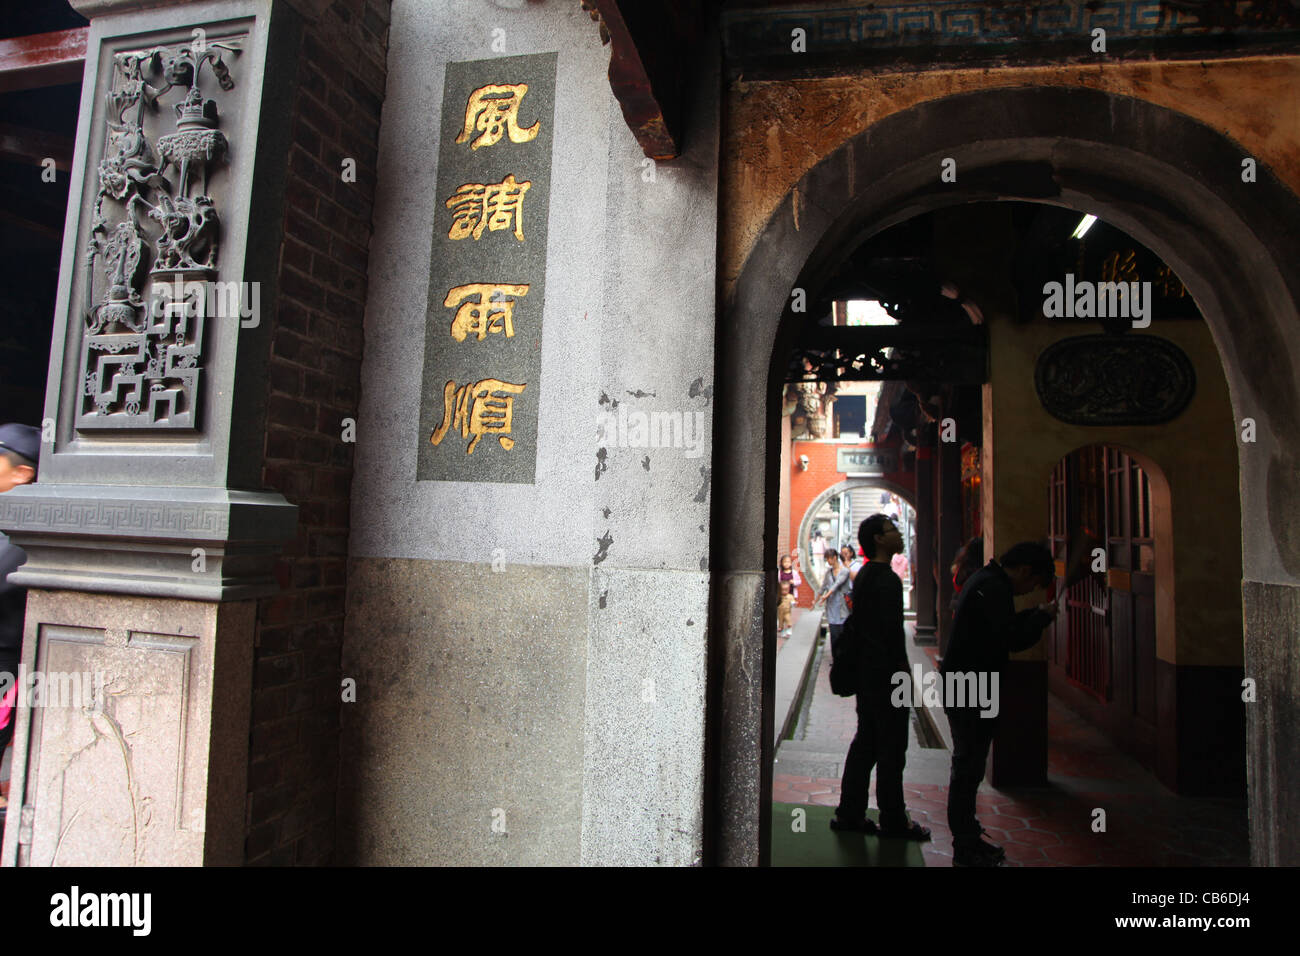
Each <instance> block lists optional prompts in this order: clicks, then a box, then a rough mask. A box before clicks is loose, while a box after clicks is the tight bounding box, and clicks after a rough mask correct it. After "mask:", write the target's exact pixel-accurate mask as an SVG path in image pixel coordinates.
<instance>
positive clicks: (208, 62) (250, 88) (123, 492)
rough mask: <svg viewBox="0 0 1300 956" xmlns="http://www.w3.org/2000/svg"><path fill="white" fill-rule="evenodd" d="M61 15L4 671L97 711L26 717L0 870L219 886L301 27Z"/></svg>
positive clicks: (178, 15) (265, 13) (259, 541)
mask: <svg viewBox="0 0 1300 956" xmlns="http://www.w3.org/2000/svg"><path fill="white" fill-rule="evenodd" d="M73 6H74V7H76V8H77V9H78V10H79V11H80V12H82V13H83V14H85V15H87V16H90V17H92V20H91V26H90V36H89V41H88V46H87V55H86V72H85V78H84V82H83V94H82V101H81V111H80V120H79V125H78V132H77V145H76V154H75V159H74V162H73V167H72V181H73V188H72V191H71V199H70V201H69V211H68V219H67V226H66V231H65V241H64V250H63V261H62V266H61V269H60V277H59V292H58V300H57V310H58V311H57V315H56V319H55V331H54V341H53V343H52V346H51V354H50V376H49V389H48V392H47V395H46V403H45V420H44V422H43V427H44V440H45V444H44V445H43V447H42V450H41V461H40V473H39V481H38V483H37V484H35V485H30V486H25V487H20V488H16V489H14V490H13V491H11V492H9V493H8V494H5V495H4V496H2V497H0V528H3V529H4V530H6V531H7V532H8V533H9V534H10V537H11V538H12V540H13V541H14V543H16V544H18V545H19V546H21V547H23V548H24V549H25V550H26V551H27V553H28V561H27V563H26V564H25V565H24V566H23V567H22V568H20V569H19V570H18V571H17V572H15V573H14V574H13V575H12V576H11V580H13V581H14V582H15V583H18V584H21V585H23V586H25V587H27V588H29V589H30V590H29V596H28V606H27V617H26V631H25V638H24V646H23V656H22V665H23V666H24V667H25V668H27V669H28V671H32V670H41V671H42V672H47V671H48V673H46V675H45V677H46V681H45V685H46V686H47V687H49V686H50V679H51V678H54V679H55V680H59V681H62V682H63V683H64V685H65V688H66V687H67V686H68V685H69V684H70V683H71V681H72V678H74V677H80V678H81V679H82V681H83V685H84V684H85V683H89V685H90V688H89V692H86V691H85V688H84V686H83V688H82V693H80V694H79V695H74V696H75V697H76V699H75V700H68V699H66V695H65V697H64V699H62V700H59V701H55V700H53V699H52V698H50V699H47V700H45V701H43V702H42V703H43V704H44V706H33V707H20V710H19V713H18V722H17V726H16V736H15V747H14V768H13V776H12V785H11V791H10V802H11V804H12V805H13V806H14V811H11V812H10V814H9V815H8V822H7V826H6V832H5V843H4V851H3V861H4V863H5V864H6V865H11V866H12V865H15V864H17V865H24V864H34V865H55V864H93V865H105V864H106V865H133V864H146V865H197V864H237V863H239V862H240V861H241V860H242V858H243V840H244V817H245V794H246V790H247V787H246V776H247V766H248V721H249V710H250V707H249V695H250V685H251V677H252V673H251V660H252V650H253V635H254V602H253V599H255V598H257V597H259V596H263V595H266V594H269V593H272V592H274V591H275V589H276V581H275V576H274V573H273V571H274V562H275V558H276V554H277V552H278V550H279V547H280V543H281V542H283V541H284V540H285V539H288V538H290V537H292V536H293V535H294V533H295V529H296V526H297V509H296V508H295V507H294V506H292V505H290V504H289V503H288V502H286V501H285V499H284V498H283V497H282V496H281V495H279V494H278V493H274V492H269V491H264V490H261V473H262V463H263V443H264V420H265V416H266V385H265V376H266V362H267V355H268V354H269V335H270V331H271V325H272V323H271V321H270V317H271V316H272V315H273V313H274V308H275V302H276V291H277V290H276V268H277V263H278V257H279V245H280V222H281V219H282V201H283V200H282V187H283V175H284V168H285V155H286V150H287V142H288V140H287V135H288V133H287V129H286V127H287V123H286V122H285V121H284V116H283V112H284V102H285V95H284V94H285V90H286V83H287V77H291V74H292V70H287V71H286V69H285V67H286V66H288V65H289V64H291V63H292V51H294V50H295V49H296V35H297V34H296V31H297V30H298V28H299V20H298V17H297V15H296V14H295V13H294V12H293V11H292V10H290V9H289V8H287V7H286V6H285V5H284V4H283V3H273V2H272V0H217V2H210V3H202V4H174V5H168V4H165V3H159V2H158V0H88V2H78V0H73ZM264 320H265V321H264ZM31 703H33V704H35V703H36V701H32V702H31ZM56 704H57V705H58V706H55V705H56ZM20 807H21V810H20V811H19V808H20Z"/></svg>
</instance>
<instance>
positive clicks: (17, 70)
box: [0, 27, 90, 93]
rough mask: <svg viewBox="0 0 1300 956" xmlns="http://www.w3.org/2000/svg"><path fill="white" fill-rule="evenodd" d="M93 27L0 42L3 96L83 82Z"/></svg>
mask: <svg viewBox="0 0 1300 956" xmlns="http://www.w3.org/2000/svg"><path fill="white" fill-rule="evenodd" d="M89 33H90V28H89V27H78V28H76V29H74V30H59V31H57V32H55V33H34V34H32V35H30V36H25V37H11V38H10V39H7V40H0V93H9V92H12V91H14V90H30V89H35V88H36V87H40V86H59V85H61V84H64V83H80V82H81V74H82V69H83V64H84V63H85V60H86V37H87V36H88V35H89Z"/></svg>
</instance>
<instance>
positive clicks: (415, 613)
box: [340, 0, 718, 864]
mask: <svg viewBox="0 0 1300 956" xmlns="http://www.w3.org/2000/svg"><path fill="white" fill-rule="evenodd" d="M392 17H393V19H392V31H391V38H392V39H391V46H390V51H389V85H388V90H387V95H386V98H385V100H384V112H383V122H382V126H381V140H380V158H379V187H378V190H377V194H376V212H375V221H376V231H375V237H374V241H373V243H372V246H371V268H370V290H371V292H370V297H369V300H368V303H367V309H366V327H365V331H366V352H365V362H364V366H363V372H362V403H361V412H360V416H359V418H358V422H357V452H356V479H355V482H354V485H353V499H352V502H353V504H352V508H353V511H352V519H353V520H352V528H353V534H352V537H351V541H350V555H351V567H350V573H349V593H348V621H347V634H346V642H345V650H344V676H345V677H347V676H355V677H356V678H357V700H356V702H355V703H352V704H345V705H344V710H343V721H342V722H343V774H342V780H341V792H340V816H341V819H342V827H343V830H344V833H345V836H344V837H343V839H342V840H341V843H342V845H343V846H344V847H345V848H347V847H350V848H351V849H350V854H351V855H350V857H349V856H348V852H347V851H346V850H345V851H341V853H340V855H341V856H342V857H344V858H345V859H350V860H351V861H355V862H358V863H390V862H399V861H400V862H422V863H440V862H458V863H487V862H496V863H507V864H518V863H557V864H574V863H580V862H581V863H634V864H653V863H692V862H695V861H696V860H698V859H699V857H700V854H701V852H702V841H703V822H702V821H703V813H702V805H703V796H702V787H703V763H704V756H703V750H704V726H703V713H704V678H705V673H704V661H705V634H706V621H707V618H708V583H709V565H708V549H707V529H708V523H709V508H710V495H709V491H710V483H709V474H710V466H711V446H710V442H709V425H710V423H711V417H712V395H713V341H714V327H713V323H712V321H711V315H712V310H711V308H710V307H709V304H710V303H711V302H712V301H713V295H714V281H715V280H714V262H715V248H716V222H717V207H716V188H715V184H716V176H717V133H716V130H717V127H718V116H717V102H716V94H715V93H714V92H713V91H714V90H715V89H716V84H712V83H708V82H705V83H702V84H701V88H702V89H703V90H704V93H703V98H702V99H701V100H700V101H699V102H696V103H694V104H693V106H694V109H693V112H692V116H693V118H694V120H693V121H694V126H693V127H691V128H690V129H688V131H687V145H686V152H685V154H684V155H683V156H682V157H681V158H680V159H678V160H675V161H673V162H671V163H663V162H661V163H659V164H658V165H657V166H655V167H648V166H647V165H646V163H647V162H648V161H647V160H645V157H644V156H643V154H642V152H641V150H640V148H639V147H638V145H637V143H636V141H635V140H634V138H633V136H632V134H631V132H630V131H629V130H628V127H627V125H626V123H625V121H624V119H623V115H622V112H621V110H620V108H619V105H618V103H617V101H616V100H615V99H614V97H613V95H612V94H611V92H610V88H609V81H608V79H607V76H606V73H607V70H608V65H609V48H607V47H602V46H601V44H600V40H599V33H598V29H597V27H596V25H595V24H594V23H592V22H591V20H590V18H589V17H588V16H587V14H586V13H585V12H583V11H582V10H581V8H580V7H579V5H578V4H576V3H572V4H556V3H548V4H544V5H537V4H528V5H526V6H523V7H522V8H521V9H518V10H507V9H504V8H502V7H499V6H495V5H493V4H489V3H483V2H469V0H459V2H434V0H397V2H395V3H394V4H393V14H392ZM498 31H499V32H498ZM494 42H496V43H497V45H498V46H497V48H496V49H494V48H493V43H494ZM546 52H556V53H557V54H558V65H557V76H556V95H555V112H554V124H555V125H554V134H555V140H554V148H553V151H552V166H551V198H550V205H549V226H548V228H549V235H548V243H547V260H546V282H545V285H546V296H545V304H544V313H543V322H544V328H543V334H542V345H541V353H542V354H541V381H540V395H541V398H540V409H539V420H538V433H537V468H536V477H535V480H534V482H533V483H532V484H495V483H464V482H445V481H417V480H416V452H417V448H418V447H419V445H420V443H421V442H426V443H427V442H428V441H429V436H428V435H427V434H424V435H422V434H419V429H418V423H417V413H418V410H419V405H420V384H421V376H422V372H423V369H422V359H423V354H424V349H423V345H424V338H425V334H426V303H427V301H428V296H429V283H430V277H429V261H430V258H429V257H430V252H431V242H432V228H433V216H434V211H435V204H436V203H438V202H441V201H442V199H443V198H445V197H440V196H438V195H437V194H436V193H437V157H438V155H439V152H438V150H439V142H440V139H439V137H440V131H439V129H438V122H437V118H438V116H439V112H440V109H439V104H441V102H442V84H443V77H444V72H445V68H446V64H447V63H448V62H449V61H467V60H483V59H491V58H493V57H499V56H517V55H520V54H530V53H546ZM503 82H504V81H503ZM455 132H456V131H450V132H449V131H447V130H445V129H444V130H442V131H441V134H442V135H455ZM485 238H486V237H485ZM684 263H689V267H688V268H683V264H684ZM530 304H531V300H530ZM534 314H535V313H534ZM623 409H627V410H630V411H632V412H647V413H648V412H655V411H659V412H667V413H669V414H673V413H676V414H680V415H683V416H686V415H690V416H693V421H695V422H696V423H698V424H700V425H701V426H702V428H703V432H702V433H699V434H696V436H695V438H696V441H695V442H694V444H693V447H687V446H686V445H682V446H680V447H663V446H661V447H641V446H638V445H637V444H636V442H635V438H633V437H632V436H631V435H630V434H629V435H626V436H624V437H623V440H620V441H615V440H612V436H607V438H606V440H604V441H600V440H598V438H597V436H598V431H597V421H598V416H599V415H600V414H602V413H604V412H612V413H614V414H616V415H617V414H618V412H619V411H621V410H623ZM449 801H451V802H452V803H454V809H453V808H451V807H450V805H449ZM496 810H501V811H503V813H502V814H500V815H496V817H497V818H498V819H499V818H500V817H504V821H505V830H506V832H505V833H501V832H500V827H499V826H498V828H497V829H493V822H494V811H496ZM396 821H400V824H399V823H397V822H396Z"/></svg>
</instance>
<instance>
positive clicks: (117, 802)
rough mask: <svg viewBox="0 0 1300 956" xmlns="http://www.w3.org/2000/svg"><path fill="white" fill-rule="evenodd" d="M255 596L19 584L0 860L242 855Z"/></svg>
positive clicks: (58, 862) (46, 862)
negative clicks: (21, 622) (13, 714)
mask: <svg viewBox="0 0 1300 956" xmlns="http://www.w3.org/2000/svg"><path fill="white" fill-rule="evenodd" d="M255 611H256V607H255V604H254V602H252V601H241V602H234V603H227V604H214V603H205V602H201V601H186V600H178V599H171V598H145V597H125V596H120V595H104V594H88V593H82V592H74V591H46V590H32V591H30V592H28V597H27V623H26V630H25V634H24V639H23V655H22V664H21V665H20V672H19V688H20V689H19V695H20V706H19V709H18V713H17V721H18V722H17V726H16V728H15V734H14V760H13V771H12V774H11V777H10V791H9V806H10V809H9V813H8V818H7V820H6V825H5V835H4V836H5V839H4V850H3V864H4V865H5V866H15V865H17V866H92V865H93V866H199V865H238V864H239V863H241V862H242V859H243V844H244V815H245V814H244V804H245V795H246V791H247V776H248V726H249V713H250V696H251V684H252V651H253V627H254V622H255ZM29 689H30V693H27V692H28V691H29ZM24 696H26V697H27V699H26V700H25V701H24V699H23V698H24Z"/></svg>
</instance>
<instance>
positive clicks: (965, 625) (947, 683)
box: [940, 541, 1056, 866]
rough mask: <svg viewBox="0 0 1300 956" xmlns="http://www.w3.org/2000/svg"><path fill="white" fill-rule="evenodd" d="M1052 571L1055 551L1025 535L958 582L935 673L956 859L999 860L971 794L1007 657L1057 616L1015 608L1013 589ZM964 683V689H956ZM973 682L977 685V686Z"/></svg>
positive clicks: (1030, 585) (1041, 580)
mask: <svg viewBox="0 0 1300 956" xmlns="http://www.w3.org/2000/svg"><path fill="white" fill-rule="evenodd" d="M1054 577H1055V565H1054V563H1053V561H1052V553H1051V552H1050V551H1048V550H1047V548H1045V547H1043V546H1042V545H1041V544H1035V543H1033V542H1030V541H1026V542H1022V543H1021V544H1018V545H1016V546H1015V547H1013V548H1012V549H1011V550H1009V551H1007V552H1006V554H1004V555H1002V561H1001V563H999V562H997V561H990V562H989V563H988V564H987V565H985V566H984V567H983V568H981V569H980V570H979V571H977V572H975V573H974V574H973V575H971V576H970V578H969V579H968V580H967V581H966V583H965V585H964V586H963V587H962V589H961V595H960V597H959V599H958V602H957V611H956V614H955V616H954V618H953V631H952V637H951V639H950V640H949V641H948V651H947V653H946V654H945V655H944V658H943V665H942V667H940V673H941V674H942V675H943V679H944V687H945V689H946V690H947V691H948V692H947V693H946V694H945V697H944V712H945V713H946V714H947V716H948V724H949V726H950V727H951V728H952V742H953V747H952V778H951V781H950V783H949V787H948V826H949V828H950V829H951V830H952V840H953V865H954V866H996V865H998V863H1000V862H1001V861H1002V859H1003V858H1004V857H1005V853H1003V851H1002V848H1001V847H998V846H995V845H993V844H992V843H988V842H985V841H984V840H982V839H981V838H980V835H981V834H982V833H983V832H984V831H983V830H982V829H981V828H980V825H979V821H978V820H976V818H975V794H976V792H977V791H978V790H979V785H980V781H981V780H983V779H984V764H985V762H986V761H987V759H988V754H989V745H990V744H991V743H992V741H993V734H994V731H995V730H996V728H997V713H998V706H997V695H998V692H999V688H1000V685H1001V677H1002V669H1003V668H1004V667H1005V666H1006V663H1007V657H1008V655H1009V654H1011V653H1013V652H1015V651H1023V650H1027V649H1028V648H1030V647H1032V646H1033V645H1034V644H1036V643H1038V640H1039V638H1041V637H1042V636H1043V628H1045V627H1047V625H1048V624H1050V623H1051V622H1052V618H1053V617H1055V616H1056V605H1055V604H1040V605H1038V606H1037V607H1034V608H1029V609H1027V610H1024V611H1021V612H1020V613H1019V614H1017V613H1016V610H1015V601H1014V597H1015V596H1016V595H1020V594H1028V593H1029V592H1030V591H1032V590H1034V589H1035V588H1040V587H1047V586H1048V585H1049V584H1051V583H1052V580H1053V579H1054ZM957 689H961V691H962V692H961V693H960V694H957V693H955V692H954V691H955V690H957ZM977 689H978V691H977Z"/></svg>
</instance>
